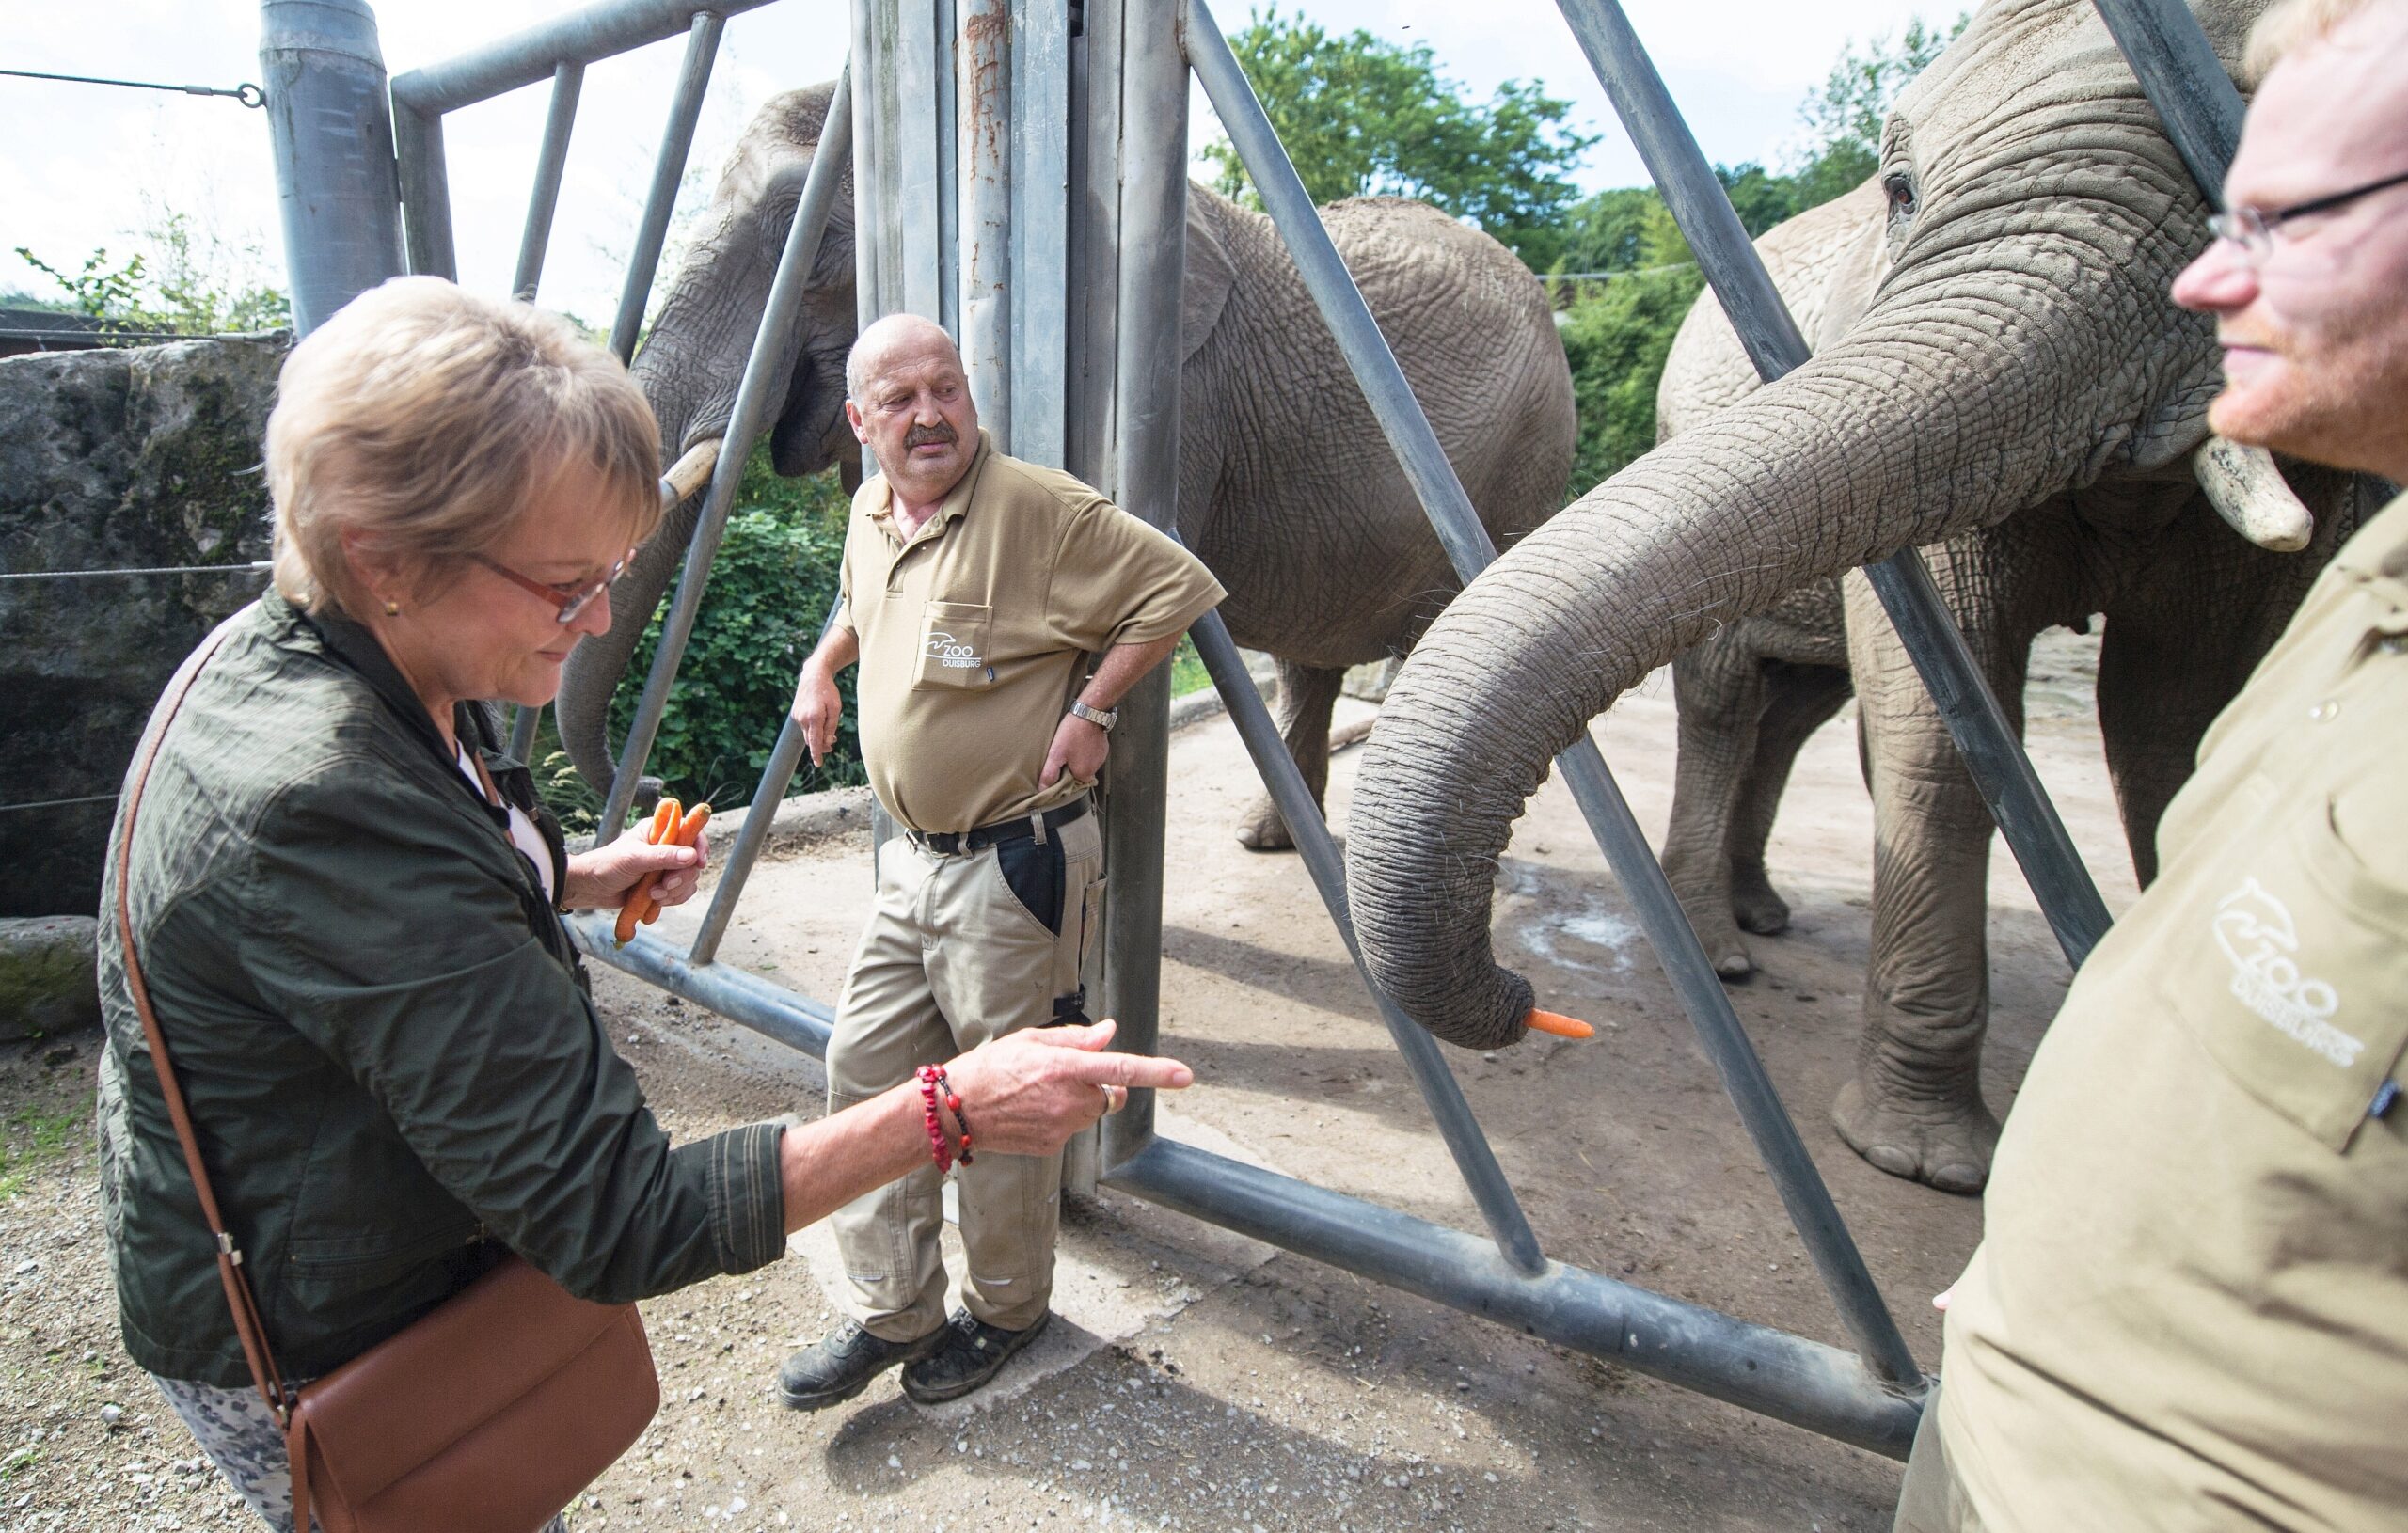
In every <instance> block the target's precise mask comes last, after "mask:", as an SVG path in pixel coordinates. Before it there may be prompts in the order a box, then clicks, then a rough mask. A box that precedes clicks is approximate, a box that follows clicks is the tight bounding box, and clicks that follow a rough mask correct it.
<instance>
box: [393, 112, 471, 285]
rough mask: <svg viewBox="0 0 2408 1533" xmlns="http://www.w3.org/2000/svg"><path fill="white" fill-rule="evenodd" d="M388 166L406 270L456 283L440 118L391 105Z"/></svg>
mask: <svg viewBox="0 0 2408 1533" xmlns="http://www.w3.org/2000/svg"><path fill="white" fill-rule="evenodd" d="M393 165H394V170H395V172H396V174H397V176H398V179H399V180H400V182H401V187H402V230H403V234H404V243H405V245H406V251H407V255H408V258H409V269H410V270H411V271H413V272H415V273H418V274H419V275H420V276H422V277H442V278H443V279H444V280H445V281H447V282H456V281H458V280H459V279H460V261H459V257H458V255H457V253H456V251H455V249H454V247H453V243H452V179H451V174H450V172H449V170H448V169H447V168H446V166H445V165H444V160H443V118H442V115H441V114H440V113H435V112H420V111H418V110H416V109H415V108H413V107H409V106H405V105H404V104H403V103H401V101H400V100H398V99H396V100H395V101H394V103H393Z"/></svg>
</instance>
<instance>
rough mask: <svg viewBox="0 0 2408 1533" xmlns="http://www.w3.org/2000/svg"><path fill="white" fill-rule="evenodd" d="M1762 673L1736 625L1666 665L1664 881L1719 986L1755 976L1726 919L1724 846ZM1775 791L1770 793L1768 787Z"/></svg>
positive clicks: (1761, 704)
mask: <svg viewBox="0 0 2408 1533" xmlns="http://www.w3.org/2000/svg"><path fill="white" fill-rule="evenodd" d="M1672 697H1673V701H1674V704H1675V706H1676V708H1677V710H1678V715H1679V720H1680V733H1679V745H1678V753H1677V755H1676V756H1675V758H1674V763H1673V768H1672V817H1671V824H1670V825H1669V826H1668V827H1667V828H1666V830H1665V831H1664V852H1663V862H1664V877H1665V878H1666V879H1667V880H1669V881H1670V882H1671V886H1672V893H1674V894H1675V895H1677V896H1678V897H1679V899H1680V902H1681V909H1684V910H1686V911H1687V913H1688V918H1689V925H1690V926H1691V927H1692V928H1693V929H1694V930H1695V931H1696V932H1697V936H1698V940H1699V941H1700V942H1702V943H1703V944H1704V946H1705V953H1706V956H1707V957H1709V958H1711V959H1713V960H1714V972H1716V973H1718V974H1720V975H1721V976H1722V977H1723V978H1724V979H1745V978H1747V977H1748V976H1749V975H1750V974H1752V973H1754V972H1755V968H1756V966H1755V963H1754V961H1753V960H1752V959H1751V958H1750V957H1749V956H1748V944H1747V941H1746V940H1745V939H1744V938H1742V937H1741V936H1740V935H1739V927H1738V925H1737V924H1736V923H1735V922H1734V921H1733V919H1732V915H1733V910H1732V845H1733V832H1734V827H1735V823H1736V820H1737V815H1738V813H1739V805H1740V803H1741V802H1742V800H1743V799H1745V798H1747V797H1748V787H1749V779H1748V774H1749V771H1750V769H1751V764H1752V763H1753V762H1754V761H1755V760H1756V759H1757V755H1758V751H1757V738H1758V735H1759V731H1760V726H1761V723H1762V720H1763V718H1764V713H1765V704H1766V685H1765V668H1764V664H1763V662H1762V661H1761V660H1760V659H1759V658H1758V657H1757V655H1756V648H1755V645H1754V644H1752V643H1751V642H1750V634H1749V625H1748V624H1745V623H1739V624H1733V625H1731V626H1730V627H1726V628H1724V629H1722V630H1721V631H1719V632H1718V633H1716V634H1715V635H1713V636H1712V637H1711V638H1709V639H1707V640H1705V641H1704V642H1703V643H1701V644H1699V645H1697V646H1696V647H1695V648H1694V649H1691V650H1689V651H1687V653H1685V654H1683V655H1682V656H1679V657H1678V658H1677V659H1675V660H1674V661H1673V662H1672ZM1776 793H1778V790H1777V789H1776Z"/></svg>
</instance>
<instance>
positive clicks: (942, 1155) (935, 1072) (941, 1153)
mask: <svg viewBox="0 0 2408 1533" xmlns="http://www.w3.org/2000/svg"><path fill="white" fill-rule="evenodd" d="M919 1075H920V1101H921V1103H922V1104H923V1106H924V1107H925V1109H926V1111H925V1112H924V1114H923V1119H924V1121H925V1122H926V1123H927V1130H928V1149H929V1153H930V1154H932V1155H933V1156H934V1157H935V1158H936V1162H937V1169H938V1170H939V1171H950V1170H952V1169H953V1162H954V1159H955V1157H954V1151H953V1147H952V1146H949V1145H947V1144H946V1143H945V1137H944V1119H943V1117H942V1116H941V1115H939V1114H938V1112H937V1103H938V1101H939V1100H940V1099H942V1100H943V1103H944V1106H945V1110H946V1111H947V1112H950V1113H951V1114H953V1120H954V1121H955V1122H956V1123H958V1124H959V1125H961V1153H960V1161H961V1163H962V1164H963V1165H968V1164H970V1163H971V1154H970V1115H969V1114H967V1113H964V1112H963V1111H962V1110H961V1094H960V1093H959V1092H958V1091H956V1090H954V1089H953V1083H952V1082H951V1081H950V1080H947V1079H946V1078H945V1073H944V1070H943V1067H941V1066H936V1065H923V1066H921V1067H920V1070H919Z"/></svg>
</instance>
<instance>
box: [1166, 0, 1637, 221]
mask: <svg viewBox="0 0 2408 1533" xmlns="http://www.w3.org/2000/svg"><path fill="white" fill-rule="evenodd" d="M1229 47H1230V49H1231V50H1232V51H1233V52H1235V53H1236V55H1237V57H1238V62H1239V63H1241V64H1243V65H1244V67H1245V72H1246V77H1247V78H1248V79H1249V80H1251V81H1252V82H1253V83H1254V88H1255V94H1256V95H1257V96H1259V98H1260V99H1261V101H1262V104H1263V109H1264V111H1265V112H1266V113H1267V114H1268V115H1269V116H1270V119H1271V124H1272V126H1273V127H1275V128H1276V129H1277V130H1278V132H1279V140H1280V142H1281V143H1283V144H1285V145H1286V146H1287V149H1288V156H1289V158H1290V159H1291V160H1292V161H1294V162H1295V166H1296V173H1297V175H1298V176H1299V177H1300V178H1301V179H1302V180H1303V182H1304V183H1305V190H1306V192H1307V194H1308V195H1310V196H1311V198H1312V199H1313V200H1314V201H1315V202H1334V201H1336V200H1338V199H1339V198H1348V197H1362V196H1366V195H1370V194H1372V193H1385V194H1387V195H1390V196H1395V197H1411V198H1421V199H1422V200H1424V201H1427V202H1429V203H1431V204H1433V205H1434V206H1436V207H1438V208H1440V209H1442V210H1444V211H1445V212H1447V213H1451V214H1453V215H1454V216H1456V217H1458V218H1468V219H1470V220H1472V221H1473V222H1475V223H1477V224H1478V225H1480V227H1481V229H1485V230H1487V231H1488V232H1489V233H1490V234H1491V235H1494V236H1495V237H1496V238H1497V240H1499V241H1500V242H1502V243H1503V244H1504V245H1508V246H1510V247H1511V248H1512V249H1513V251H1514V252H1515V253H1516V254H1517V255H1519V256H1521V257H1522V259H1523V260H1524V261H1529V263H1530V264H1531V265H1533V266H1536V267H1542V268H1544V267H1545V266H1547V265H1549V264H1551V263H1552V262H1553V261H1554V260H1555V259H1556V256H1557V254H1558V251H1559V247H1560V243H1561V238H1562V235H1561V229H1562V222H1563V214H1564V211H1565V210H1566V209H1567V208H1568V207H1570V206H1571V204H1572V202H1573V200H1574V198H1576V196H1577V193H1576V189H1575V188H1574V186H1573V184H1572V182H1571V181H1570V180H1569V179H1568V177H1569V173H1570V171H1571V170H1572V167H1573V166H1575V165H1576V164H1577V163H1578V161H1579V159H1580V156H1581V155H1582V154H1584V153H1586V152H1587V151H1588V149H1589V146H1591V145H1592V144H1594V143H1595V142H1596V139H1595V138H1594V137H1593V136H1591V135H1589V134H1580V133H1576V132H1574V131H1573V130H1572V129H1571V128H1569V127H1567V126H1565V124H1564V116H1565V114H1566V113H1567V112H1569V111H1570V110H1571V103H1568V102H1561V101H1558V100H1556V99H1555V98H1553V97H1551V96H1549V95H1547V94H1545V92H1544V91H1542V90H1541V89H1540V88H1539V87H1538V85H1537V83H1536V82H1534V81H1529V80H1509V81H1507V82H1506V83H1505V84H1503V85H1501V86H1499V87H1497V90H1496V92H1495V94H1494V95H1492V96H1491V97H1490V98H1489V100H1488V102H1487V103H1485V104H1475V103H1471V102H1467V101H1465V99H1464V98H1463V95H1462V93H1461V88H1460V87H1458V86H1457V85H1456V84H1455V83H1454V82H1453V81H1451V80H1449V79H1448V78H1447V77H1446V76H1444V75H1442V74H1440V73H1439V72H1438V69H1437V65H1436V62H1435V60H1434V56H1433V55H1432V54H1431V51H1430V49H1429V47H1428V45H1427V44H1423V45H1420V46H1417V47H1413V48H1402V47H1399V46H1398V45H1397V44H1395V43H1392V42H1387V41H1385V40H1381V39H1379V38H1375V37H1373V36H1372V35H1371V34H1370V33H1369V32H1367V31H1363V30H1360V29H1359V28H1358V29H1357V30H1355V31H1354V32H1351V33H1348V34H1346V35H1345V36H1342V37H1333V36H1331V35H1330V34H1329V33H1328V32H1327V31H1325V30H1323V28H1322V27H1321V26H1319V25H1318V24H1314V23H1311V22H1308V21H1306V20H1305V19H1304V18H1303V17H1302V16H1287V15H1283V14H1281V12H1280V10H1279V8H1278V7H1277V6H1273V7H1272V8H1270V9H1269V10H1259V11H1256V12H1254V14H1253V18H1252V23H1251V24H1250V25H1248V26H1247V27H1246V28H1245V29H1244V31H1242V32H1240V33H1238V34H1237V35H1236V36H1234V37H1232V38H1231V39H1229ZM1203 153H1204V157H1205V158H1206V159H1208V160H1211V161H1212V162H1213V163H1214V164H1215V165H1217V166H1220V167H1221V168H1220V176H1219V179H1218V185H1219V189H1220V190H1221V191H1222V192H1223V193H1225V194H1226V195H1228V196H1229V197H1232V198H1238V199H1239V200H1240V201H1243V202H1245V203H1247V204H1248V205H1249V206H1255V207H1259V206H1260V205H1261V204H1260V200H1259V198H1257V197H1256V196H1255V194H1254V192H1253V189H1252V184H1251V182H1249V180H1248V178H1247V176H1246V173H1245V167H1244V164H1243V163H1242V162H1241V161H1240V160H1239V158H1238V153H1237V149H1236V147H1235V146H1234V145H1232V144H1230V143H1229V142H1228V140H1227V139H1222V140H1220V141H1218V142H1216V143H1212V144H1208V145H1206V146H1205V147H1204V150H1203Z"/></svg>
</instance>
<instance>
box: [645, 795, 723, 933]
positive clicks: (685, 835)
mask: <svg viewBox="0 0 2408 1533" xmlns="http://www.w3.org/2000/svg"><path fill="white" fill-rule="evenodd" d="M710 822H711V806H710V805H709V804H707V803H700V804H696V805H695V806H694V807H693V808H691V809H689V810H688V811H686V817H685V818H684V819H682V820H679V821H678V822H677V829H676V830H675V831H673V833H672V835H671V840H672V842H673V844H674V845H676V846H692V845H693V844H694V843H695V841H696V840H697V839H699V838H700V837H701V835H702V833H703V827H704V826H705V825H708V824H709V823H710ZM658 879H659V876H658V875H657V874H656V875H654V876H653V877H652V878H649V879H646V880H645V881H644V886H643V891H644V909H643V914H642V915H641V916H639V917H637V918H636V919H637V920H639V921H641V922H642V923H643V924H644V925H647V926H648V925H652V924H653V923H654V922H656V921H657V920H659V919H660V902H659V901H658V900H657V899H654V898H653V897H652V886H653V884H654V883H656V882H657V881H658Z"/></svg>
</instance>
